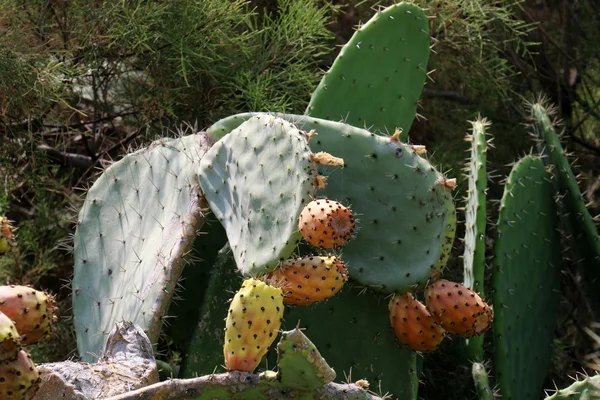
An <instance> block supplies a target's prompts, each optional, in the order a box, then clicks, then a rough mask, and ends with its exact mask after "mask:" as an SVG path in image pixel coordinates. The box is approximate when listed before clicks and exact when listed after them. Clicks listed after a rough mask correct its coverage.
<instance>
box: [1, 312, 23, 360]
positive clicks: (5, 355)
mask: <svg viewBox="0 0 600 400" xmlns="http://www.w3.org/2000/svg"><path fill="white" fill-rule="evenodd" d="M19 350H21V338H20V336H19V332H18V331H17V328H15V324H14V323H13V322H12V321H11V319H10V318H8V317H7V316H6V314H4V313H3V312H0V363H3V362H5V361H9V360H14V359H15V358H17V354H18V353H19Z"/></svg>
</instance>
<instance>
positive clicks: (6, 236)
mask: <svg viewBox="0 0 600 400" xmlns="http://www.w3.org/2000/svg"><path fill="white" fill-rule="evenodd" d="M13 231H14V228H13V226H12V225H11V223H10V221H9V220H8V218H6V217H0V256H3V255H5V254H7V253H9V252H10V250H11V249H12V248H13V247H14V246H15V236H14V232H13Z"/></svg>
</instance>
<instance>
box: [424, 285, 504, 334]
mask: <svg viewBox="0 0 600 400" xmlns="http://www.w3.org/2000/svg"><path fill="white" fill-rule="evenodd" d="M425 304H426V305H427V309H428V310H429V312H431V315H432V316H433V319H434V320H435V321H436V322H437V323H438V324H440V325H441V326H442V328H444V329H445V330H446V331H447V332H448V333H453V334H455V335H460V336H464V337H467V338H470V337H473V336H476V335H481V334H482V333H483V332H485V331H486V330H488V329H489V328H490V326H491V324H492V320H493V319H494V314H493V311H492V308H491V307H490V306H489V305H488V304H487V303H486V302H485V301H483V300H482V299H481V297H480V296H479V295H478V294H477V293H475V292H474V291H472V290H471V289H469V288H467V287H466V286H464V285H461V284H460V283H456V282H451V281H448V280H446V279H440V280H439V281H436V282H433V283H432V284H431V285H429V286H428V287H427V289H425Z"/></svg>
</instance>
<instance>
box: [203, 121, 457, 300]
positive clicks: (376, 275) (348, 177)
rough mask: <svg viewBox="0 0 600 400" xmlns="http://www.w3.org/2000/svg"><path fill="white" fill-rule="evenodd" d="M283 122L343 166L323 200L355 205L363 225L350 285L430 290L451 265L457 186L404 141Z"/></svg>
mask: <svg viewBox="0 0 600 400" xmlns="http://www.w3.org/2000/svg"><path fill="white" fill-rule="evenodd" d="M252 115H254V114H240V115H236V116H233V117H229V118H227V119H226V120H222V121H219V122H217V123H216V124H215V125H213V126H212V127H211V128H209V132H210V133H211V134H213V135H214V136H215V137H217V138H218V137H220V136H221V135H224V134H226V133H227V129H229V128H232V126H233V122H232V120H235V121H238V122H241V121H242V119H249V118H251V117H252ZM258 115H261V114H258ZM280 116H281V117H282V118H284V119H287V120H289V121H292V122H294V123H295V124H296V126H298V127H299V128H301V129H303V130H305V131H310V130H315V131H316V132H317V135H316V136H315V137H313V138H312V139H311V142H310V147H311V150H312V151H314V152H317V151H325V152H329V153H332V154H334V155H335V156H338V157H341V158H343V159H344V168H340V169H337V168H336V169H334V168H331V167H327V168H326V169H324V173H325V174H326V175H328V176H327V186H326V187H325V189H324V190H323V194H324V195H325V196H326V197H328V198H330V199H332V200H338V201H340V202H342V203H343V204H345V205H348V206H350V207H351V208H352V210H353V212H354V214H355V215H357V217H358V219H359V221H358V232H359V233H358V234H357V235H356V238H353V239H352V241H351V242H350V243H351V245H348V246H346V247H344V261H345V262H347V263H348V272H349V275H350V277H351V278H353V279H354V280H356V281H358V282H360V283H361V284H363V285H367V286H370V287H372V288H374V289H377V290H380V291H384V292H388V293H394V292H398V293H403V292H406V291H412V290H413V289H415V288H417V287H419V286H423V285H424V284H425V283H426V282H427V280H428V279H429V277H430V276H431V274H432V273H434V272H436V271H439V270H440V269H441V268H442V267H443V266H444V265H445V264H446V261H447V258H448V256H449V255H450V250H451V248H452V243H453V241H454V234H455V229H456V215H455V210H454V203H453V200H452V194H451V193H450V190H451V187H452V186H451V185H449V184H448V181H447V180H446V179H445V177H444V176H442V175H441V174H440V173H439V172H438V171H436V169H435V168H434V167H433V166H432V165H431V164H430V163H429V162H428V161H427V160H426V159H424V158H422V157H421V156H419V155H418V154H417V153H416V151H415V149H414V148H413V147H412V146H409V145H406V144H404V143H400V142H399V140H398V137H397V136H392V137H387V136H379V135H375V134H373V133H371V132H369V131H366V130H364V129H359V128H355V127H352V126H350V125H348V124H343V123H339V122H331V121H326V120H322V119H318V118H311V117H305V116H299V115H280ZM240 117H243V118H240Z"/></svg>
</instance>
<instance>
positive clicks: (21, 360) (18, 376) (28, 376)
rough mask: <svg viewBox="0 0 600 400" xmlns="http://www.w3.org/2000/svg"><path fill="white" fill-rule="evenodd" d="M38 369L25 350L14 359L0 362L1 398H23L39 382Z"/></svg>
mask: <svg viewBox="0 0 600 400" xmlns="http://www.w3.org/2000/svg"><path fill="white" fill-rule="evenodd" d="M39 379H40V376H39V373H38V370H37V368H36V366H35V364H34V362H33V361H32V360H31V357H29V354H27V353H26V352H25V351H24V350H21V351H19V353H18V354H17V357H16V358H15V359H13V360H10V361H7V362H3V363H0V399H22V398H24V397H25V393H26V392H27V391H29V390H30V389H32V390H35V388H34V386H35V385H36V384H37V383H38V382H39Z"/></svg>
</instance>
